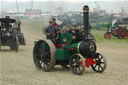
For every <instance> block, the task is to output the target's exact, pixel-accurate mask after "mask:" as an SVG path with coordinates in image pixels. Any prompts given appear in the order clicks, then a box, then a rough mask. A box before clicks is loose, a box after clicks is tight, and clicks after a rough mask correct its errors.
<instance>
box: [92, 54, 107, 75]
mask: <svg viewBox="0 0 128 85" xmlns="http://www.w3.org/2000/svg"><path fill="white" fill-rule="evenodd" d="M96 57H97V58H95V59H94V61H96V64H93V65H91V67H92V69H93V70H94V71H96V72H99V73H102V72H104V70H105V69H106V66H107V61H106V58H105V57H104V56H103V55H101V54H100V53H96Z"/></svg>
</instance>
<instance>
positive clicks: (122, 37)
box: [118, 30, 127, 39]
mask: <svg viewBox="0 0 128 85" xmlns="http://www.w3.org/2000/svg"><path fill="white" fill-rule="evenodd" d="M118 36H119V38H120V39H126V38H127V32H126V31H124V30H122V31H120V32H119V34H118Z"/></svg>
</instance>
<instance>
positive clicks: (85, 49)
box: [33, 6, 107, 75]
mask: <svg viewBox="0 0 128 85" xmlns="http://www.w3.org/2000/svg"><path fill="white" fill-rule="evenodd" d="M83 15H84V33H83V34H79V33H71V32H67V33H60V34H59V41H58V40H56V39H46V40H39V41H37V42H36V43H35V46H34V50H33V60H34V64H35V66H36V67H37V68H38V69H41V70H43V71H45V72H48V71H51V70H52V69H53V68H54V66H55V65H61V66H62V67H64V68H68V67H69V68H70V70H71V71H72V73H74V74H78V75H80V74H82V73H84V71H85V66H86V67H88V68H89V67H91V68H92V69H93V71H95V72H100V73H102V72H103V71H104V70H105V69H106V66H107V62H106V58H105V57H104V56H103V55H102V54H100V53H97V52H96V44H95V42H94V41H93V37H92V36H90V33H89V21H88V20H89V19H88V17H89V16H88V15H89V8H88V6H84V7H83ZM58 42H59V43H58Z"/></svg>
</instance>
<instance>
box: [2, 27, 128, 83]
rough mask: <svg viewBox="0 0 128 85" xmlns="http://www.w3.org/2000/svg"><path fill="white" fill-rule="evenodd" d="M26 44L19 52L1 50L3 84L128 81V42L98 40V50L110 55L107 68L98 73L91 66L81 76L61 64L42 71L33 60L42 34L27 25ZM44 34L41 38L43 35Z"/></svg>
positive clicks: (4, 48) (6, 49)
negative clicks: (33, 51) (35, 46)
mask: <svg viewBox="0 0 128 85" xmlns="http://www.w3.org/2000/svg"><path fill="white" fill-rule="evenodd" d="M23 31H24V33H25V37H26V40H27V45H26V46H20V50H19V52H18V53H16V52H13V51H10V50H8V49H9V48H8V47H3V48H2V49H3V51H0V65H1V66H0V72H1V73H0V85H128V44H125V43H124V44H120V45H117V44H114V43H108V42H107V43H106V42H102V43H98V51H99V52H101V53H103V54H104V55H105V56H106V57H107V61H108V64H107V69H106V71H105V72H104V73H102V74H100V73H96V72H93V71H92V70H91V69H87V70H86V73H85V74H83V75H81V76H78V75H74V74H72V73H71V72H70V70H64V69H62V68H61V67H59V66H57V67H55V69H54V70H53V71H52V72H42V71H39V70H37V69H36V67H35V66H34V63H33V58H32V50H33V42H34V41H35V40H37V39H40V38H41V34H35V33H34V32H30V31H28V30H27V28H25V29H23ZM39 37H40V38H39Z"/></svg>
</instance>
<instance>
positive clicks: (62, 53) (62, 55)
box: [56, 42, 80, 60]
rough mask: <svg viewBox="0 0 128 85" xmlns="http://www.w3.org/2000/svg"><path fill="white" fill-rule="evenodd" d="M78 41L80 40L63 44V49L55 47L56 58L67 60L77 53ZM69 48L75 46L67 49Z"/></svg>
mask: <svg viewBox="0 0 128 85" xmlns="http://www.w3.org/2000/svg"><path fill="white" fill-rule="evenodd" d="M79 43H80V42H77V43H72V44H69V45H66V46H64V47H63V49H62V48H60V49H57V50H56V60H69V59H70V57H71V56H72V55H73V54H75V53H79V51H78V49H79V48H78V45H79ZM69 48H75V50H73V51H71V50H69Z"/></svg>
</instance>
